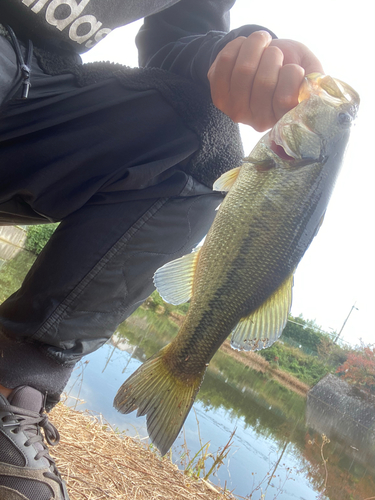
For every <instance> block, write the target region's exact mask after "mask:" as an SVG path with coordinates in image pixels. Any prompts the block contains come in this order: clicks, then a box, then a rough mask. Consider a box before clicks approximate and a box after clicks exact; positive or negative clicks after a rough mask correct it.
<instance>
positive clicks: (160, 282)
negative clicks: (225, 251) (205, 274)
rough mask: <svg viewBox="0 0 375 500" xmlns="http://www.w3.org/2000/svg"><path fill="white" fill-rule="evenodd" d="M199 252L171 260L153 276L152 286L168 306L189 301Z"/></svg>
mask: <svg viewBox="0 0 375 500" xmlns="http://www.w3.org/2000/svg"><path fill="white" fill-rule="evenodd" d="M198 257H199V250H196V251H195V252H192V253H189V254H188V255H184V256H183V257H180V258H179V259H176V260H172V261H171V262H168V263H167V264H165V265H164V266H162V267H160V268H159V269H158V270H157V271H156V273H155V274H154V284H155V286H156V289H157V291H158V292H159V294H160V296H161V297H162V298H163V300H165V301H166V302H169V303H170V304H174V305H178V304H184V303H185V302H187V301H188V300H190V298H191V296H192V290H193V280H194V274H195V269H196V266H197V262H198Z"/></svg>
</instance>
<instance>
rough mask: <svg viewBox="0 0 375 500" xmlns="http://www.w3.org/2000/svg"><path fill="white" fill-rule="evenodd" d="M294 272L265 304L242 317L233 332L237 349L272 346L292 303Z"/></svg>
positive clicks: (280, 331)
mask: <svg viewBox="0 0 375 500" xmlns="http://www.w3.org/2000/svg"><path fill="white" fill-rule="evenodd" d="M292 288H293V274H291V276H289V277H288V278H287V279H286V280H285V281H284V282H283V283H282V284H281V285H280V286H279V288H278V289H277V290H276V291H275V292H274V293H273V294H272V295H271V296H270V297H269V298H268V299H267V300H266V301H265V302H263V304H262V305H261V306H260V307H258V309H256V310H255V311H253V312H252V313H251V314H249V316H247V317H244V318H242V319H241V320H240V321H239V323H238V324H237V326H236V327H235V328H234V330H233V332H232V339H231V345H232V347H234V348H235V349H241V350H245V351H257V350H260V349H264V348H266V347H270V346H271V345H272V344H273V343H274V342H275V341H276V340H277V339H278V338H279V337H280V335H281V333H282V331H283V329H284V327H285V325H286V322H287V320H288V314H289V311H290V307H291V305H292Z"/></svg>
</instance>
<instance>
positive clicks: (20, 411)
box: [0, 386, 69, 500]
mask: <svg viewBox="0 0 375 500" xmlns="http://www.w3.org/2000/svg"><path fill="white" fill-rule="evenodd" d="M43 399H44V398H43V395H42V393H40V392H39V391H37V390H36V389H33V388H32V387H28V386H20V387H17V388H16V389H14V390H13V391H12V393H11V394H10V395H9V396H8V399H7V398H5V397H4V396H2V395H1V394H0V499H1V500H69V496H68V492H67V490H66V486H65V482H64V481H63V480H62V479H61V476H60V474H59V472H58V470H57V468H56V465H55V462H54V460H53V458H52V457H50V455H49V453H48V448H47V446H46V444H45V443H44V440H43V436H42V434H41V429H40V428H41V427H42V428H43V430H44V436H45V438H46V441H47V443H48V444H50V445H52V446H54V445H56V444H57V443H58V442H59V440H60V435H59V432H58V430H57V429H56V427H54V426H53V425H52V424H51V423H50V422H49V421H48V417H47V415H46V414H45V413H44V405H43Z"/></svg>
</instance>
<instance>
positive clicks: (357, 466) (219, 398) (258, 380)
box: [0, 252, 375, 500]
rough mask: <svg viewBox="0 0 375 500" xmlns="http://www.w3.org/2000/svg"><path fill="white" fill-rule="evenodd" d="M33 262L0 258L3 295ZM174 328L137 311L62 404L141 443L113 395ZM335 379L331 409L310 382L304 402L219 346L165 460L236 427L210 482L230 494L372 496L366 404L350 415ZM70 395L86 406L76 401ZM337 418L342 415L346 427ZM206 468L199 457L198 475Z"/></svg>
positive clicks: (370, 418) (372, 426)
mask: <svg viewBox="0 0 375 500" xmlns="http://www.w3.org/2000/svg"><path fill="white" fill-rule="evenodd" d="M34 258H35V257H34V256H32V255H31V254H29V253H28V252H20V253H18V254H17V255H16V256H15V257H14V258H13V259H12V260H7V261H6V262H5V263H4V265H3V267H2V269H1V270H0V295H1V298H2V299H4V298H5V297H6V296H8V295H10V294H11V293H12V292H13V291H15V290H16V289H17V287H18V286H19V285H20V283H21V281H22V279H23V276H24V275H25V274H26V272H27V270H28V268H29V267H30V266H31V264H32V262H33V260H34ZM159 312H163V311H159ZM177 331H178V325H177V324H176V322H175V321H173V320H172V319H171V318H170V317H168V316H167V315H165V314H156V313H155V312H154V311H152V310H150V309H142V308H140V309H139V310H138V311H136V312H135V313H134V315H133V316H132V317H130V318H129V319H128V320H127V321H126V322H125V323H123V324H122V325H120V327H119V329H118V331H117V332H116V334H115V335H114V336H113V337H112V339H111V341H110V342H108V343H107V344H106V345H105V346H103V347H102V349H100V350H98V351H96V352H95V353H93V354H92V355H90V356H88V357H87V358H85V359H84V360H83V361H82V362H80V363H79V364H78V365H77V368H76V370H75V371H74V372H73V375H72V378H71V380H70V382H69V385H68V387H67V392H68V393H69V395H70V398H71V399H70V400H69V402H70V404H72V405H73V406H74V405H77V408H81V409H84V408H88V409H90V410H93V411H95V412H100V413H102V414H103V416H104V418H105V419H107V420H108V421H109V422H110V423H111V424H112V425H113V426H114V427H118V428H119V429H124V430H127V431H128V433H129V434H130V435H133V436H139V437H140V438H141V439H144V440H145V441H147V429H146V425H145V419H144V418H136V417H135V412H134V413H133V414H130V415H121V414H119V413H117V412H116V411H115V410H114V408H113V406H112V402H113V398H114V396H115V394H116V391H117V389H118V387H119V386H120V385H121V384H122V382H123V381H124V380H125V378H127V377H128V376H129V375H130V374H131V373H132V372H133V371H134V370H136V368H137V367H138V366H139V365H140V363H142V362H143V361H144V360H145V359H146V358H148V357H149V356H150V355H152V354H153V353H155V352H156V351H157V350H159V349H160V348H161V347H162V346H163V345H165V344H166V343H168V342H169V341H170V340H171V338H173V336H174V335H175V334H176V333H177ZM334 384H335V383H334V382H329V380H328V383H326V384H325V385H324V387H325V388H326V389H327V388H328V389H329V388H331V390H330V391H329V390H328V393H332V394H334V395H335V397H336V403H335V404H333V400H332V398H331V407H330V408H328V407H327V397H325V396H324V397H323V393H322V392H321V391H320V390H319V386H316V387H315V388H314V389H313V390H312V391H311V392H310V393H309V396H308V398H307V404H306V398H304V397H303V396H301V395H300V394H298V393H296V392H293V391H291V390H290V389H288V388H286V387H284V386H282V385H280V384H279V383H277V382H276V381H275V380H274V379H272V377H270V375H269V374H267V373H262V372H259V371H256V370H253V369H252V368H250V367H249V366H245V365H244V364H241V363H238V361H236V360H234V359H233V358H232V357H231V356H230V355H228V353H227V352H226V351H225V352H224V351H219V352H218V353H217V354H216V355H215V357H214V358H213V360H212V363H211V365H210V368H209V370H208V372H207V375H206V377H205V380H204V383H203V385H202V388H201V390H200V392H199V394H198V397H197V401H196V403H195V404H194V409H195V412H194V411H192V412H190V414H189V416H188V418H187V420H186V423H185V426H184V431H183V432H182V433H181V435H180V436H179V438H178V439H177V441H176V443H175V444H174V446H173V460H174V461H176V462H177V463H179V464H180V463H181V464H182V465H185V466H186V464H187V458H186V449H188V450H189V455H190V458H191V457H193V456H194V455H195V454H196V453H197V451H198V450H199V449H200V448H201V447H202V444H205V443H207V442H209V443H210V447H209V451H210V452H211V453H213V454H214V455H215V453H216V451H217V450H218V449H220V448H222V447H223V446H224V445H225V444H226V443H227V442H228V440H229V438H230V436H231V434H232V433H233V431H234V430H236V432H235V434H234V437H233V443H232V445H231V448H230V453H229V455H228V457H227V459H226V460H225V462H224V464H223V465H222V466H221V467H220V468H219V470H218V472H217V474H216V475H215V476H214V477H211V480H213V481H214V482H217V483H220V484H221V485H222V486H224V485H225V484H226V486H227V488H228V489H231V490H232V489H235V491H234V492H235V494H237V495H241V496H242V497H245V498H252V499H254V500H255V499H261V498H264V497H262V494H265V498H266V499H274V498H276V497H277V498H278V499H281V500H289V499H294V498H296V499H305V500H312V499H314V500H315V499H317V498H321V499H325V498H327V499H330V500H365V499H368V498H371V497H374V496H375V411H374V407H373V406H372V405H371V404H369V406H368V407H366V409H363V408H364V407H362V414H361V415H362V417H361V416H358V415H357V416H356V415H355V411H356V410H355V408H358V405H357V407H355V405H354V406H353V404H354V403H353V401H351V400H350V399H348V398H344V396H342V395H340V394H339V392H338V390H337V388H336V387H335V385H334ZM323 392H324V391H323ZM332 397H333V396H332ZM74 398H79V399H81V400H84V401H85V402H84V403H83V404H79V403H78V401H77V399H74ZM328 399H329V398H328ZM338 408H339V409H340V411H338ZM345 414H349V415H350V417H351V421H350V422H351V423H350V424H348V422H347V421H346V420H345V418H346V417H345V418H344V416H343V415H345ZM363 415H365V417H363ZM361 419H362V420H361ZM364 422H365V424H366V425H364ZM364 428H365V429H366V433H365V434H364V433H363V432H364ZM61 431H62V433H63V432H64V431H63V429H62V430H61ZM324 436H327V437H324ZM211 464H212V459H210V458H208V459H207V462H206V471H207V470H208V469H209V468H210V466H211Z"/></svg>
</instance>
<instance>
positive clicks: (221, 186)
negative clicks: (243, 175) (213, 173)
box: [213, 167, 241, 191]
mask: <svg viewBox="0 0 375 500" xmlns="http://www.w3.org/2000/svg"><path fill="white" fill-rule="evenodd" d="M240 170H241V167H236V168H232V170H228V172H225V173H224V174H223V175H221V176H220V177H219V178H218V179H217V180H216V181H215V182H214V185H213V190H214V191H229V190H230V188H231V187H232V186H233V184H234V182H235V180H236V179H237V177H238V174H239V173H240Z"/></svg>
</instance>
